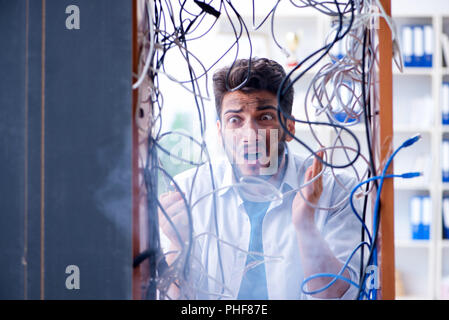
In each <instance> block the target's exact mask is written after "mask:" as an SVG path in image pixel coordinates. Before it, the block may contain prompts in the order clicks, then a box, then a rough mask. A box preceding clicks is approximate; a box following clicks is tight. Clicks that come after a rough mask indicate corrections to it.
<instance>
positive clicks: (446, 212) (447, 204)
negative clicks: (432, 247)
mask: <svg viewBox="0 0 449 320" xmlns="http://www.w3.org/2000/svg"><path fill="white" fill-rule="evenodd" d="M443 239H449V198H443Z"/></svg>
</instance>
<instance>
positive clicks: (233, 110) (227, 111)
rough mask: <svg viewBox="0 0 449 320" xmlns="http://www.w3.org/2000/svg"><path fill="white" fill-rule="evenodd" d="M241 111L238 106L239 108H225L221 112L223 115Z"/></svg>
mask: <svg viewBox="0 0 449 320" xmlns="http://www.w3.org/2000/svg"><path fill="white" fill-rule="evenodd" d="M242 111H243V109H242V108H240V109H230V110H226V111H225V112H224V113H223V115H225V114H226V113H239V112H242Z"/></svg>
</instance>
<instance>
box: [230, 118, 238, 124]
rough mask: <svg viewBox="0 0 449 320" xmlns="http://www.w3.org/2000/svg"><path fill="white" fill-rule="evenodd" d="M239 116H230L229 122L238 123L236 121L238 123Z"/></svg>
mask: <svg viewBox="0 0 449 320" xmlns="http://www.w3.org/2000/svg"><path fill="white" fill-rule="evenodd" d="M239 120H240V119H239V117H230V118H229V119H228V122H229V123H230V124H236V123H238V122H239Z"/></svg>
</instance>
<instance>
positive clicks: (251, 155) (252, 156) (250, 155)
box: [243, 152, 262, 161]
mask: <svg viewBox="0 0 449 320" xmlns="http://www.w3.org/2000/svg"><path fill="white" fill-rule="evenodd" d="M243 157H244V158H245V159H246V160H248V161H254V160H258V159H260V158H261V157H262V153H261V152H256V153H245V154H244V155H243Z"/></svg>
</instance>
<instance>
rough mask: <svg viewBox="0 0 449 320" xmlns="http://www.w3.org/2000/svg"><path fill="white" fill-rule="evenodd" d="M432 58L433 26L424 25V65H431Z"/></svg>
mask: <svg viewBox="0 0 449 320" xmlns="http://www.w3.org/2000/svg"><path fill="white" fill-rule="evenodd" d="M432 58H433V28H432V25H425V26H424V67H432Z"/></svg>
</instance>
